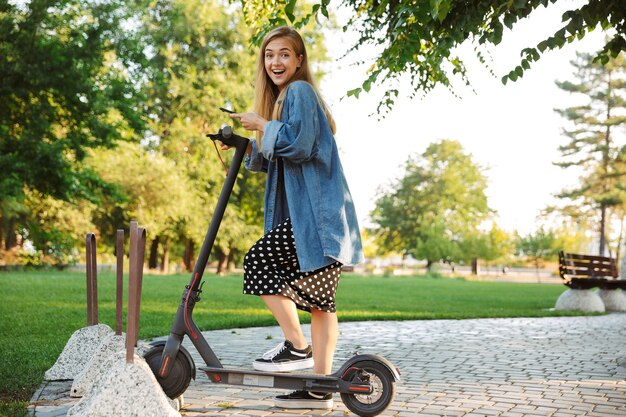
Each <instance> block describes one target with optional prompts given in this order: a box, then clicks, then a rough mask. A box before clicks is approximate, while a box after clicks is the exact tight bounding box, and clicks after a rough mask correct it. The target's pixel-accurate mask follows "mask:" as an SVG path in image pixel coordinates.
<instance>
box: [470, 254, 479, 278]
mask: <svg viewBox="0 0 626 417" xmlns="http://www.w3.org/2000/svg"><path fill="white" fill-rule="evenodd" d="M479 270H480V268H479V266H478V258H473V259H472V275H478V272H479Z"/></svg>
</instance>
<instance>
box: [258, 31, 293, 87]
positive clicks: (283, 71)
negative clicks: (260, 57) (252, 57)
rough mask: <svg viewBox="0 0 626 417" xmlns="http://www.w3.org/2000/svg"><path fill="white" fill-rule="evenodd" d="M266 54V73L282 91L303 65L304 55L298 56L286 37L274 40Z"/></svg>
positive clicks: (266, 49) (267, 48)
mask: <svg viewBox="0 0 626 417" xmlns="http://www.w3.org/2000/svg"><path fill="white" fill-rule="evenodd" d="M264 53H265V71H266V72H267V75H268V76H269V77H270V79H271V80H272V82H273V83H274V84H275V85H276V87H278V89H279V90H282V89H283V88H284V87H285V86H287V85H288V84H289V82H290V81H291V79H292V78H293V76H294V74H295V73H296V71H298V68H300V66H301V65H302V55H298V54H296V52H295V51H294V49H293V45H292V44H291V42H290V41H289V40H288V39H287V38H285V37H278V38H275V39H272V40H271V41H270V42H269V43H268V44H267V46H266V47H265V52H264Z"/></svg>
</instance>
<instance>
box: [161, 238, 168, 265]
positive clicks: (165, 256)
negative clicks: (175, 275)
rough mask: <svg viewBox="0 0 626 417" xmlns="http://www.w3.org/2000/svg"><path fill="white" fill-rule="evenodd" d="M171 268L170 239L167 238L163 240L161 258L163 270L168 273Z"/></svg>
mask: <svg viewBox="0 0 626 417" xmlns="http://www.w3.org/2000/svg"><path fill="white" fill-rule="evenodd" d="M169 270H170V239H169V238H165V241H164V242H163V258H161V272H165V273H167V272H168V271H169Z"/></svg>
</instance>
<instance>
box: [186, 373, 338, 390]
mask: <svg viewBox="0 0 626 417" xmlns="http://www.w3.org/2000/svg"><path fill="white" fill-rule="evenodd" d="M198 369H200V370H201V371H203V372H205V373H206V374H207V376H208V377H209V379H210V380H211V382H214V383H218V384H228V385H246V386H253V387H265V388H282V389H291V390H302V389H306V390H313V389H314V390H317V391H324V392H338V391H340V388H339V386H340V382H339V381H340V379H339V378H337V377H336V376H328V375H315V374H304V373H300V374H294V373H281V372H276V373H273V372H262V371H255V370H247V369H228V368H216V367H201V368H198Z"/></svg>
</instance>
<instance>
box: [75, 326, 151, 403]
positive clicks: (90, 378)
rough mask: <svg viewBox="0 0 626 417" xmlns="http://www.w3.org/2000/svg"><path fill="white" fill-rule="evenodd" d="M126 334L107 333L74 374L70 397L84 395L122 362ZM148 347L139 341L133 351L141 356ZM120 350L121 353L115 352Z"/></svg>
mask: <svg viewBox="0 0 626 417" xmlns="http://www.w3.org/2000/svg"><path fill="white" fill-rule="evenodd" d="M125 343H126V335H125V334H121V335H116V334H112V335H109V336H108V337H107V338H106V339H105V340H104V341H103V342H102V343H101V344H100V346H99V347H98V349H97V351H96V353H95V354H94V355H93V356H92V357H91V359H90V360H89V362H87V365H86V366H85V368H84V369H83V370H82V371H81V372H80V373H79V374H78V375H76V378H74V382H73V383H72V389H71V390H70V396H71V397H82V396H83V395H85V394H86V393H87V392H89V390H90V389H91V387H92V386H93V384H94V383H95V382H96V381H97V380H98V379H101V378H103V377H104V376H105V375H106V373H107V372H108V371H109V369H110V368H112V367H113V366H115V365H117V364H120V363H122V362H123V361H124V360H125V358H126V356H125V353H124V352H126V346H125ZM148 349H150V345H149V344H148V343H146V342H143V341H140V342H139V343H138V346H137V348H135V352H137V354H138V355H139V356H143V355H144V353H145V352H147V351H148ZM118 352H121V354H117V353H118Z"/></svg>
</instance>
